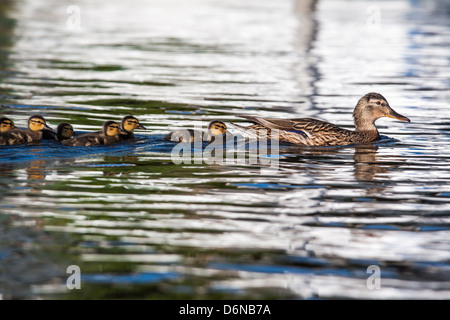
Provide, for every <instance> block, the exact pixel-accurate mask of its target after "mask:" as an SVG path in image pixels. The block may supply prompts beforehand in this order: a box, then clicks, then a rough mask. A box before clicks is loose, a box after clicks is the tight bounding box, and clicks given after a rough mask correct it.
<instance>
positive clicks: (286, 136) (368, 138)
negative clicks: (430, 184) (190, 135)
mask: <svg viewBox="0 0 450 320" xmlns="http://www.w3.org/2000/svg"><path fill="white" fill-rule="evenodd" d="M242 117H243V118H245V119H247V120H249V121H250V122H253V123H254V124H253V125H250V126H247V127H243V126H240V125H237V124H233V125H234V127H235V128H237V129H238V130H239V131H241V133H242V134H243V135H244V136H246V137H250V138H257V139H264V138H271V137H272V135H273V134H275V136H274V138H277V137H276V132H274V133H273V134H272V130H277V131H278V139H279V140H280V141H283V142H289V143H294V144H298V145H305V146H342V145H349V144H363V143H370V142H373V141H376V140H378V139H379V138H380V135H379V133H378V130H377V128H376V127H375V121H376V120H377V119H379V118H381V117H390V118H395V119H397V120H400V121H408V122H409V121H410V120H409V119H408V118H406V117H404V116H402V115H400V114H398V113H397V112H395V111H394V110H393V109H392V108H391V107H390V106H389V104H388V103H387V101H386V99H385V98H384V97H383V96H382V95H381V94H379V93H373V92H372V93H368V94H366V95H365V96H363V97H362V98H361V99H360V100H359V101H358V104H357V105H356V107H355V111H354V113H353V117H354V120H355V131H352V130H347V129H343V128H340V127H338V126H336V125H334V124H332V123H329V122H325V121H321V120H317V119H311V118H299V119H275V118H260V117H255V116H242Z"/></svg>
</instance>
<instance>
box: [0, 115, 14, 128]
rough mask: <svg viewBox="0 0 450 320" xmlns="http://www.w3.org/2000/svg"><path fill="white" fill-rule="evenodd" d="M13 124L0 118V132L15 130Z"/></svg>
mask: <svg viewBox="0 0 450 320" xmlns="http://www.w3.org/2000/svg"><path fill="white" fill-rule="evenodd" d="M15 128H16V126H15V125H14V122H13V121H12V120H11V119H9V118H5V117H3V118H0V132H6V131H8V130H12V129H15Z"/></svg>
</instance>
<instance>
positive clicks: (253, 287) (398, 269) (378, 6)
mask: <svg viewBox="0 0 450 320" xmlns="http://www.w3.org/2000/svg"><path fill="white" fill-rule="evenodd" d="M4 3H5V4H2V5H1V6H0V22H1V23H0V26H1V28H0V35H1V37H2V41H1V44H0V55H1V57H2V59H1V62H0V67H1V69H0V98H1V103H2V104H4V106H3V107H2V110H1V113H2V114H4V115H8V116H10V117H11V118H13V119H14V120H15V122H16V124H17V125H19V126H24V125H25V123H26V119H27V118H28V116H29V115H31V114H34V113H40V114H42V115H44V116H45V117H46V119H47V120H48V122H49V124H51V125H52V126H53V127H56V125H57V124H58V123H59V122H63V121H68V122H70V123H72V124H73V125H74V127H75V130H76V131H78V132H85V131H91V130H98V128H99V127H100V126H101V125H102V123H103V122H104V121H105V120H107V119H108V120H109V119H112V120H118V121H119V120H120V119H121V118H122V117H123V116H124V115H127V114H133V115H135V116H137V117H138V118H139V120H140V121H141V123H143V124H144V125H145V126H146V127H147V128H148V129H149V130H147V131H138V132H136V134H137V140H136V142H135V143H124V144H119V145H115V146H105V147H98V148H83V147H81V148H71V147H62V146H60V145H58V144H56V143H54V142H51V141H44V142H42V144H41V145H33V146H15V147H0V163H1V169H0V190H1V193H0V297H2V298H7V299H8V298H9V299H17V298H31V299H38V298H39V299H107V298H126V299H142V298H153V299H178V298H185V299H235V298H239V299H291V298H294V299H299V298H300V299H316V298H319V299H334V298H350V299H352V298H363V299H449V298H450V276H449V274H450V273H449V271H450V264H449V261H450V230H449V226H450V201H449V200H450V187H449V181H450V171H449V169H450V165H449V163H450V162H449V158H450V152H449V143H450V138H449V134H448V132H449V130H450V111H449V110H450V109H449V108H448V101H449V97H450V95H449V88H450V81H449V79H450V67H449V54H448V47H449V44H450V20H449V16H450V15H449V12H450V7H449V5H448V3H447V2H446V1H437V0H436V1H407V0H397V1H389V2H386V1H384V2H380V3H374V2H371V1H363V0H362V1H334V0H333V1H331V0H323V1H318V2H317V3H316V5H315V6H308V5H307V4H305V2H304V1H298V2H297V3H296V2H295V1H288V0H285V1H269V0H264V1H261V0H258V1H256V0H254V1H253V0H252V1H245V2H242V1H229V0H227V1H221V0H216V1H212V0H193V1H181V0H170V1H167V0H164V1H162V0H161V1H158V0H154V1H152V0H147V1H146V0H132V1H127V2H126V3H125V2H124V3H121V2H118V1H117V2H111V1H106V0H104V1H103V0H99V1H95V2H92V1H81V0H80V1H76V2H73V1H60V0H49V1H31V0H20V1H14V2H13V1H6V2H4ZM370 91H376V92H380V93H382V94H383V95H384V96H385V97H386V98H387V99H388V101H389V103H390V105H391V106H392V107H393V108H394V109H395V110H396V111H397V112H399V113H401V114H403V115H405V116H407V117H409V118H410V119H411V123H402V122H398V121H394V120H393V119H387V118H384V119H380V120H378V122H377V125H378V128H379V131H380V132H381V134H382V135H383V139H382V140H381V141H380V142H378V143H376V144H373V145H365V146H353V147H343V148H333V149H330V148H303V149H302V148H292V147H289V146H280V156H279V157H276V156H275V155H273V157H272V158H268V159H269V160H272V161H274V162H273V163H276V164H277V165H278V170H277V171H276V174H275V172H274V171H270V170H264V169H267V166H265V165H263V164H262V163H261V162H258V163H250V162H249V161H244V163H238V162H233V161H231V162H229V163H222V164H220V163H216V164H208V163H206V162H205V161H200V163H193V161H192V163H182V164H175V163H174V162H173V159H172V158H171V151H172V148H173V147H174V144H173V143H170V142H167V141H164V140H163V139H162V137H163V135H164V134H166V133H167V132H168V131H170V130H173V129H176V128H191V127H194V126H201V125H202V126H203V127H205V126H206V125H207V123H208V122H209V121H211V120H212V119H221V120H223V121H225V122H228V123H229V122H239V121H242V120H240V119H239V118H238V116H239V115H244V114H251V115H259V116H271V117H285V118H287V117H315V118H319V119H323V120H327V121H330V122H333V123H336V124H338V125H341V126H343V127H347V128H352V126H353V122H352V117H351V112H352V111H353V108H354V105H355V104H356V102H357V100H358V99H359V98H360V97H361V96H362V95H363V94H365V93H367V92H370ZM205 147H206V146H205V145H203V146H200V148H199V147H198V146H197V147H196V148H194V149H193V152H194V153H193V154H194V155H199V156H200V155H201V153H202V151H203V150H204V148H205ZM255 150H257V149H250V150H247V151H246V150H240V152H241V153H243V154H244V156H245V157H247V156H248V155H249V154H250V153H251V152H254V151H255ZM246 159H248V158H246ZM266 160H267V158H266ZM276 161H278V162H276ZM70 265H76V266H79V267H80V270H81V285H82V289H81V290H69V289H68V288H67V286H66V283H67V279H68V277H69V276H70V275H71V273H67V267H68V266H70ZM377 275H380V276H381V278H380V282H377V281H378V280H377V279H376V277H377Z"/></svg>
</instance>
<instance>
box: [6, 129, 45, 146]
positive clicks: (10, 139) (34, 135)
mask: <svg viewBox="0 0 450 320" xmlns="http://www.w3.org/2000/svg"><path fill="white" fill-rule="evenodd" d="M41 138H42V132H34V131H31V130H22V129H13V130H9V131H6V132H2V133H0V145H7V146H10V145H19V144H26V143H33V142H38V141H40V140H41Z"/></svg>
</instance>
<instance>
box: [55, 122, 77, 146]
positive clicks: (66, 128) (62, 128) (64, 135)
mask: <svg viewBox="0 0 450 320" xmlns="http://www.w3.org/2000/svg"><path fill="white" fill-rule="evenodd" d="M74 136H77V134H76V133H75V132H74V131H73V127H72V125H71V124H70V123H67V122H61V123H60V124H58V127H56V140H58V141H63V140H68V139H71V138H73V137H74Z"/></svg>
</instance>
